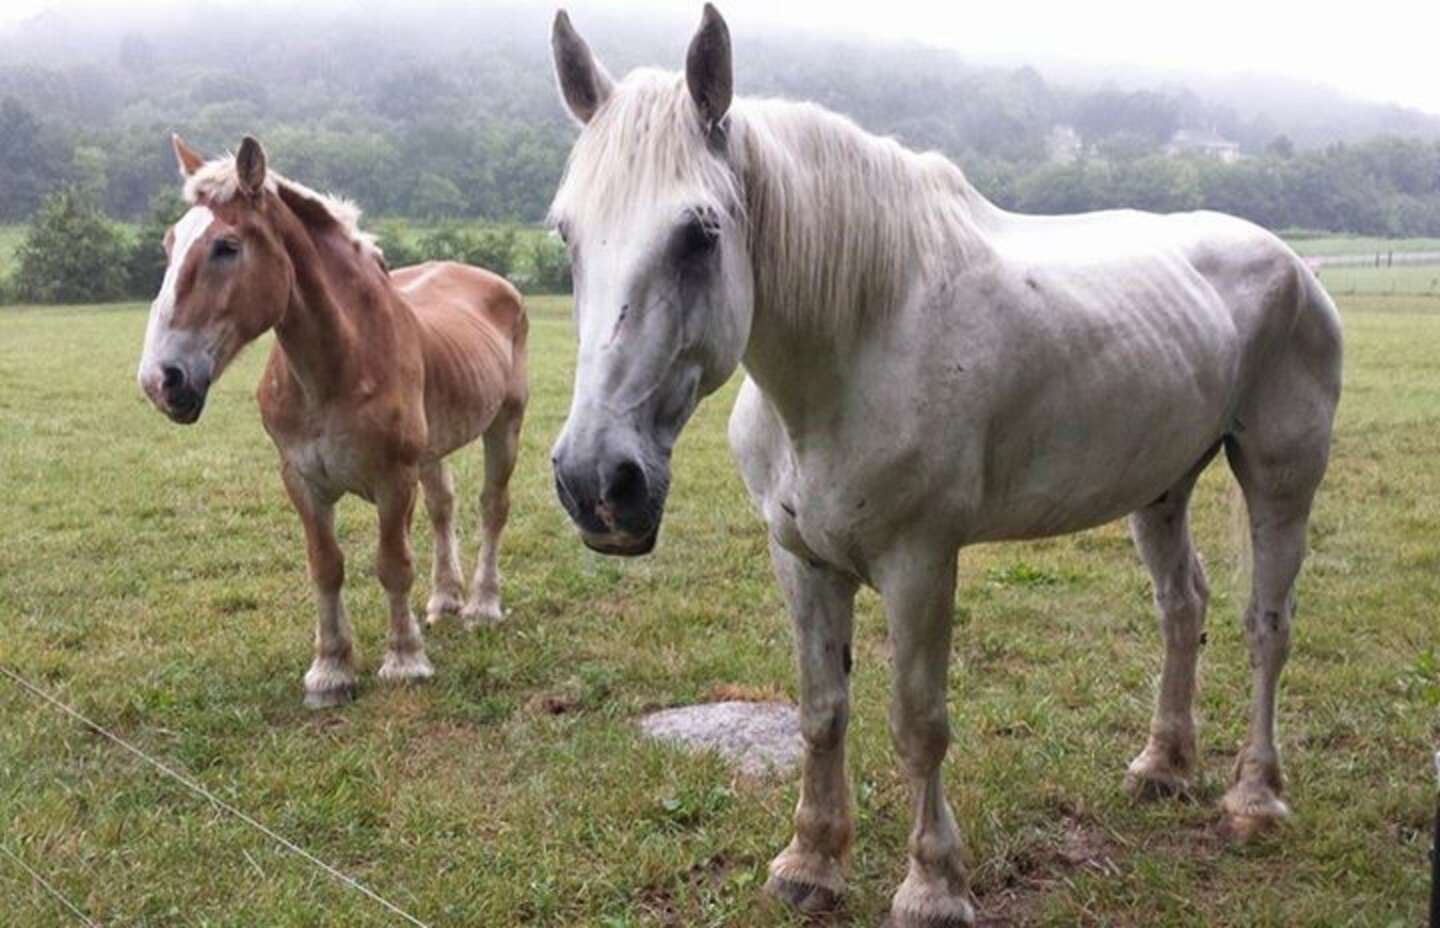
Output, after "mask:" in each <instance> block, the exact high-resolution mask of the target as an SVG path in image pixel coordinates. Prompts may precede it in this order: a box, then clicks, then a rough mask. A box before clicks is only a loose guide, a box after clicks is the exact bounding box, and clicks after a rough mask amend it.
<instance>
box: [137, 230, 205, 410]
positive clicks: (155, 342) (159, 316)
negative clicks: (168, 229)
mask: <svg viewBox="0 0 1440 928" xmlns="http://www.w3.org/2000/svg"><path fill="white" fill-rule="evenodd" d="M214 221H215V214H214V213H212V212H210V209H209V208H208V207H205V206H194V207H191V208H190V211H189V212H188V213H186V214H185V215H184V216H182V217H180V221H179V222H177V223H176V224H175V242H174V244H173V246H172V247H171V249H170V263H169V265H167V266H166V268H165V280H164V282H162V283H161V284H160V293H159V295H158V296H156V297H155V300H154V302H152V303H151V304H150V321H149V323H148V324H147V325H146V326H145V351H144V353H143V354H142V355H141V356H140V369H139V370H138V371H137V373H136V376H137V378H138V379H139V381H140V389H142V390H144V391H145V393H146V395H148V396H149V397H150V398H151V399H152V400H153V399H156V398H157V397H158V392H159V389H160V381H161V379H162V374H161V365H162V363H163V361H164V360H166V359H165V358H164V349H165V348H166V347H167V343H168V342H169V340H170V336H171V333H172V332H173V331H174V330H173V329H172V328H171V327H170V326H171V323H172V322H173V321H174V318H175V290H176V287H178V286H179V279H180V269H181V268H182V267H184V266H185V256H186V255H188V254H189V253H190V249H191V248H192V247H194V245H195V243H196V242H197V241H199V240H200V238H201V237H202V236H203V235H204V234H205V230H206V229H208V228H210V224H211V223H212V222H214Z"/></svg>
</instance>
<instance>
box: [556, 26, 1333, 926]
mask: <svg viewBox="0 0 1440 928" xmlns="http://www.w3.org/2000/svg"><path fill="white" fill-rule="evenodd" d="M554 51H555V61H556V67H557V71H558V75H559V82H560V89H561V91H562V95H563V97H564V99H565V101H566V103H567V104H568V106H569V108H570V111H571V112H572V113H573V115H574V116H575V118H576V119H577V120H578V121H579V122H580V123H581V124H582V125H583V129H582V131H581V133H580V137H579V139H578V141H577V142H576V144H575V148H574V151H573V153H572V155H571V159H570V163H569V167H568V170H567V173H566V176H565V179H564V181H563V183H562V185H561V187H560V189H559V191H558V193H557V194H556V197H555V202H554V206H553V219H554V221H555V223H556V225H557V228H558V229H559V231H560V233H561V235H562V236H564V238H565V239H566V240H567V241H568V242H569V247H570V249H571V252H572V255H573V258H574V262H575V285H576V320H577V325H578V329H579V363H578V367H577V371H576V378H575V394H574V398H573V403H572V405H571V409H570V416H569V420H568V422H567V423H566V426H565V430H564V433H563V434H562V436H561V438H560V440H559V442H558V444H557V445H556V448H555V456H554V463H555V476H556V484H557V487H558V490H559V494H560V496H561V499H562V501H563V503H564V505H565V506H566V508H567V509H568V510H569V513H570V515H571V517H572V518H573V520H574V521H575V522H576V524H577V525H578V527H579V529H580V531H581V534H582V537H583V539H584V541H585V543H586V544H588V545H589V546H591V547H592V548H595V549H596V550H600V551H605V552H610V553H616V554H640V553H644V552H646V551H648V550H650V548H651V547H652V546H653V545H654V543H655V538H656V534H657V531H658V527H659V522H660V517H661V513H662V510H663V507H664V501H665V495H666V491H667V489H668V485H669V468H668V462H669V456H670V450H671V448H672V446H673V444H674V441H675V438H676V436H677V434H678V433H679V431H680V429H681V428H682V426H683V425H684V423H685V421H686V419H687V418H688V416H689V415H690V413H691V412H692V411H693V410H694V408H695V406H696V404H697V403H698V401H699V400H700V398H701V397H703V396H705V395H706V394H708V393H710V392H711V391H713V390H714V389H716V388H717V387H718V386H720V385H721V384H722V383H724V382H725V380H726V379H727V378H728V377H729V376H730V374H731V373H732V372H733V370H734V369H735V367H736V366H737V365H738V364H739V363H741V361H742V360H743V362H744V365H745V370H746V372H747V374H748V375H749V377H748V379H747V380H746V382H745V384H744V386H743V388H742V390H741V393H740V398H739V401H738V402H737V404H736V407H735V411H734V413H733V415H732V417H731V420H730V441H731V445H732V447H733V449H734V451H735V454H736V456H737V458H738V459H739V462H740V467H741V470H742V471H743V474H744V478H745V482H746V484H747V486H748V487H749V490H750V492H751V494H752V496H753V497H754V500H755V502H756V504H757V506H758V507H759V509H760V510H761V512H762V513H763V515H764V518H765V521H766V523H767V524H768V526H769V530H770V540H771V544H770V549H771V555H772V557H773V559H774V564H775V572H776V574H777V576H778V577H779V581H780V585H781V586H782V587H783V589H784V592H785V596H786V599H787V602H788V604H789V607H790V611H791V613H792V615H793V617H794V622H795V630H796V638H797V649H798V652H799V667H800V708H801V718H802V728H803V732H804V738H805V742H806V755H805V762H804V772H803V781H802V785H801V791H800V800H799V807H798V809H797V811H796V814H795V837H794V840H793V841H792V842H791V843H790V845H789V846H788V847H787V848H786V849H785V850H784V852H783V853H781V854H780V856H779V857H777V858H776V859H775V860H774V862H773V863H772V864H771V865H770V874H771V879H770V882H769V884H768V888H769V889H770V891H771V892H773V893H775V894H776V895H778V896H780V897H781V898H783V899H785V900H787V901H789V902H791V903H793V904H795V905H798V906H800V907H802V908H804V909H809V910H815V909H823V908H826V907H829V906H831V905H833V904H834V903H835V902H836V901H837V899H838V897H839V895H840V893H841V892H842V890H843V886H844V882H843V878H842V873H841V865H842V862H843V860H844V859H845V857H846V853H847V850H848V847H849V844H850V840H851V832H852V817H851V812H850V798H849V789H848V786H847V783H846V774H845V759H844V757H845V753H844V752H845V740H844V739H845V728H846V721H847V715H848V674H849V671H850V661H851V658H850V641H851V605H852V600H853V598H854V595H855V591H856V588H857V586H858V585H859V584H861V583H865V584H868V585H870V586H872V587H874V588H875V589H876V590H878V591H879V593H880V595H881V597H882V599H883V601H884V605H885V610H886V613H887V615H888V619H889V629H890V639H891V642H892V643H893V646H894V662H895V672H894V676H895V686H894V695H893V701H892V704H891V710H890V725H891V730H892V733H893V736H894V741H895V746H896V748H897V750H898V752H899V754H900V757H901V759H902V760H903V763H904V768H905V772H906V773H907V775H908V777H909V779H910V782H911V786H912V789H913V799H914V802H913V805H914V816H915V823H914V829H913V831H912V832H911V836H910V844H909V872H908V875H907V876H906V878H905V881H904V883H903V884H902V885H901V886H900V888H899V891H898V892H897V893H896V895H895V898H894V902H893V905H892V918H893V921H894V924H897V925H902V926H910V925H927V926H933V925H964V924H970V923H971V922H972V921H973V918H974V912H973V907H972V900H971V895H970V892H969V888H968V885H967V880H966V876H965V872H964V868H963V866H962V863H961V853H960V836H959V832H958V830H957V828H956V825H955V820H954V818H953V817H952V814H951V811H950V808H949V806H948V805H947V803H946V800H945V797H944V795H943V792H942V788H941V775H940V767H941V760H942V758H943V757H944V755H945V751H946V747H947V745H948V743H949V740H950V730H949V725H948V720H947V716H946V707H945V686H946V670H947V667H948V664H949V659H950V629H951V618H952V613H953V610H954V601H955V577H956V553H957V551H958V550H959V549H960V548H961V547H963V546H965V545H969V544H974V543H976V542H984V541H999V540H1003V539H1024V538H1038V537H1044V536H1050V535H1056V534H1061V533H1065V532H1075V531H1079V530H1081V529H1085V528H1089V527H1091V526H1096V525H1100V524H1102V523H1105V522H1109V521H1111V520H1112V519H1115V518H1117V517H1119V516H1123V515H1126V514H1129V515H1130V520H1131V527H1132V531H1133V534H1134V537H1135V542H1136V545H1137V547H1138V548H1139V550H1140V555H1141V558H1142V559H1143V560H1144V562H1145V565H1146V566H1147V567H1148V568H1149V570H1150V573H1151V576H1152V578H1153V580H1154V584H1155V602H1156V606H1157V607H1158V611H1159V615H1160V628H1161V632H1162V635H1163V638H1164V641H1165V661H1164V669H1163V671H1162V673H1161V677H1160V684H1159V695H1158V700H1157V705H1156V708H1155V715H1154V720H1153V721H1152V722H1151V725H1150V737H1149V741H1148V743H1147V744H1146V745H1145V748H1144V749H1143V750H1142V751H1141V752H1140V754H1139V756H1138V757H1136V758H1135V760H1134V761H1133V762H1132V763H1131V764H1130V768H1129V772H1128V774H1127V777H1126V780H1127V783H1128V785H1129V786H1130V788H1132V789H1134V790H1136V791H1139V792H1151V791H1163V792H1174V791H1177V790H1184V789H1185V788H1186V786H1187V783H1188V780H1189V778H1190V777H1191V776H1192V775H1193V773H1194V772H1195V765H1196V751H1195V724H1194V720H1193V716H1192V713H1191V705H1192V702H1193V699H1194V692H1195V672H1196V662H1197V657H1198V652H1199V647H1200V645H1201V643H1202V641H1203V632H1202V629H1203V624H1204V615H1205V606H1206V598H1207V592H1206V583H1205V576H1204V572H1203V570H1202V568H1201V564H1200V561H1199V559H1198V558H1197V557H1196V554H1195V551H1194V548H1193V547H1192V545H1191V540H1190V532H1189V529H1188V525H1187V503H1188V501H1189V497H1190V492H1191V489H1192V487H1193V486H1194V484H1195V480H1196V477H1197V476H1198V475H1199V473H1200V472H1201V470H1202V469H1203V468H1204V467H1205V466H1206V464H1207V463H1208V462H1209V461H1210V460H1211V458H1212V457H1213V456H1214V455H1215V454H1216V453H1217V452H1218V451H1219V450H1220V449H1221V448H1224V449H1225V453H1226V457H1227V459H1228V461H1229V463H1230V467H1231V469H1232V470H1233V471H1234V473H1235V476H1236V478H1237V479H1238V481H1239V483H1240V487H1241V489H1242V491H1243V493H1244V496H1245V501H1246V503H1247V508H1248V511H1249V518H1250V526H1251V533H1252V536H1253V542H1254V589H1253V590H1252V592H1251V596H1250V602H1249V605H1248V606H1247V608H1246V610H1245V632H1246V636H1247V638H1248V641H1249V646H1250V654H1251V664H1252V666H1253V671H1254V706H1253V709H1252V713H1251V718H1250V733H1249V737H1248V740H1247V741H1246V743H1245V746H1244V747H1243V748H1242V749H1241V751H1240V755H1239V759H1238V760H1237V761H1236V764H1235V769H1234V777H1233V784H1232V785H1231V787H1230V789H1229V791H1228V792H1227V793H1226V794H1225V797H1224V800H1223V803H1222V805H1223V808H1224V811H1225V812H1226V814H1227V816H1228V817H1229V819H1230V821H1231V823H1232V824H1233V825H1234V826H1235V827H1236V828H1237V829H1239V830H1240V831H1242V832H1248V831H1249V830H1252V829H1254V828H1257V827H1259V826H1261V825H1263V824H1265V823H1268V822H1271V821H1274V820H1277V819H1280V818H1282V817H1283V816H1285V815H1287V814H1288V811H1289V810H1288V808H1287V806H1286V804H1285V801H1284V800H1283V798H1282V792H1283V781H1282V778H1281V773H1280V759H1279V754H1278V749H1277V746H1276V741H1275V697H1276V686H1277V681H1278V678H1279V674H1280V670H1281V667H1282V665H1283V664H1284V663H1285V658H1286V654H1287V651H1288V650H1289V639H1290V622H1291V615H1292V613H1293V611H1294V605H1295V599H1294V589H1295V578H1296V574H1297V572H1298V571H1299V569H1300V563H1301V560H1302V558H1303V554H1304V549H1305V530H1306V522H1307V518H1308V515H1309V512H1310V505H1311V499H1312V497H1313V496H1314V493H1315V490H1316V488H1317V486H1318V485H1319V483H1320V480H1321V477H1322V475H1323V474H1324V472H1325V465H1326V459H1327V457H1328V453H1329V448H1330V434H1331V426H1332V421H1333V418H1334V413H1335V407H1336V403H1337V402H1338V399H1339V395H1340V355H1341V350H1340V341H1341V339H1340V320H1339V317H1338V315H1337V313H1336V311H1335V308H1334V305H1333V304H1332V303H1331V301H1330V300H1329V298H1328V297H1327V296H1326V295H1325V293H1324V292H1323V290H1322V289H1321V288H1320V286H1319V285H1318V284H1317V282H1316V281H1315V279H1314V277H1313V276H1312V275H1311V273H1310V272H1309V271H1308V270H1306V268H1305V266H1304V265H1303V264H1302V263H1301V262H1300V260H1299V259H1298V258H1297V257H1296V256H1295V254H1294V253H1292V252H1291V251H1290V249H1289V248H1287V247H1286V246H1285V245H1284V244H1283V243H1281V242H1280V241H1279V240H1278V239H1277V238H1275V236H1273V235H1271V234H1269V233H1268V232H1265V231H1264V230H1262V229H1259V228H1257V227H1255V226H1253V225H1251V224H1249V223H1247V222H1243V221H1241V220H1239V219H1234V218H1231V217H1228V216H1222V215H1216V214H1213V213H1189V214H1184V215H1174V216H1157V215H1151V214H1146V213H1139V212H1130V211H1120V212H1104V213H1093V214H1088V215H1081V216H1063V217H1053V218H1040V217H1029V216H1017V215H1014V214H1011V213H1007V212H1004V211H1002V210H1000V209H998V208H996V207H995V206H993V205H991V204H990V203H988V202H986V201H985V200H984V199H983V198H982V197H981V196H980V195H979V194H978V193H977V192H976V191H975V190H974V189H973V188H972V187H971V186H970V185H969V184H968V183H967V182H966V180H965V178H964V176H963V175H962V174H961V172H960V171H959V169H957V168H956V167H955V166H954V165H953V164H951V163H950V162H948V161H946V160H945V159H944V158H942V157H940V156H939V155H935V154H915V153H913V152H911V151H908V150H906V149H905V148H903V147H901V146H900V145H899V144H897V143H896V142H894V141H891V140H889V139H883V138H877V137H875V136H872V135H869V134H867V133H865V132H863V131H861V130H860V129H859V128H857V127H856V126H855V125H854V124H853V123H851V122H850V121H848V120H846V119H844V118H842V117H840V116H836V115H834V114H831V113H829V112H826V111H825V110H823V109H821V108H819V107H817V106H814V105H810V104H803V103H789V102H782V101H775V100H732V93H731V88H732V75H731V60H730V43H729V33H728V31H727V29H726V26H725V24H724V22H723V21H722V20H721V18H720V16H719V15H718V14H717V13H716V12H715V10H714V8H713V7H710V6H706V8H705V14H704V19H703V21H702V23H701V26H700V29H699V32H698V33H697V34H696V36H695V38H694V40H693V42H692V44H691V46H690V51H689V55H688V58H687V63H686V70H685V74H684V75H683V76H681V75H676V74H667V73H661V72H658V71H653V70H640V71H636V72H634V73H632V74H631V75H629V76H628V77H626V78H625V80H624V81H623V82H620V83H618V84H617V83H615V82H614V81H612V80H611V78H610V77H609V75H608V74H607V73H606V72H605V70H604V69H603V68H602V67H601V66H600V65H599V64H598V63H597V62H596V61H595V60H594V58H593V56H592V55H591V53H590V50H589V49H588V47H587V46H586V45H585V43H584V41H583V40H582V39H581V38H580V37H579V36H578V35H577V34H576V33H575V31H574V29H573V28H572V27H571V25H570V21H569V19H568V18H567V17H566V16H565V14H564V13H561V14H560V15H559V16H558V17H557V19H556V21H555V29H554Z"/></svg>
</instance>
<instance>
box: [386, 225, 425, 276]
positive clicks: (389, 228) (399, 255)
mask: <svg viewBox="0 0 1440 928" xmlns="http://www.w3.org/2000/svg"><path fill="white" fill-rule="evenodd" d="M376 238H377V241H378V242H379V245H380V250H381V251H383V252H384V253H385V263H386V264H387V265H389V266H390V267H391V268H392V269H393V268H397V267H409V266H410V265H412V264H419V263H420V262H421V261H424V260H425V256H424V255H423V254H421V253H420V249H419V248H418V247H417V246H416V245H415V240H414V239H413V238H411V236H410V230H409V228H408V227H407V226H406V225H405V223H403V222H400V221H398V220H390V221H388V222H384V223H381V225H380V229H379V232H378V233H377V235H376Z"/></svg>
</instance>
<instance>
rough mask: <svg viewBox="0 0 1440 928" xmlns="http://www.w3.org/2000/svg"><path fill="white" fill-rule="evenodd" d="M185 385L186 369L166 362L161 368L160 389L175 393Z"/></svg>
mask: <svg viewBox="0 0 1440 928" xmlns="http://www.w3.org/2000/svg"><path fill="white" fill-rule="evenodd" d="M183 386H185V371H184V370H183V369H182V368H180V367H178V366H176V365H174V364H166V365H164V366H162V367H161V368H160V389H162V390H164V391H165V392H166V393H174V392H175V391H176V390H179V389H180V388H181V387H183Z"/></svg>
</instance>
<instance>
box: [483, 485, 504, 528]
mask: <svg viewBox="0 0 1440 928" xmlns="http://www.w3.org/2000/svg"><path fill="white" fill-rule="evenodd" d="M480 515H481V518H483V519H484V520H485V523H486V524H487V525H494V524H496V523H498V522H503V521H505V520H506V519H507V518H509V516H510V490H509V489H508V488H505V487H493V486H492V487H486V488H485V489H484V491H482V492H481V494H480Z"/></svg>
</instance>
